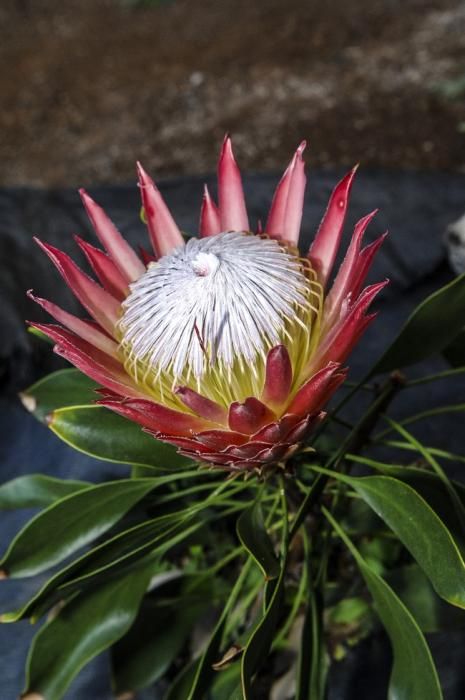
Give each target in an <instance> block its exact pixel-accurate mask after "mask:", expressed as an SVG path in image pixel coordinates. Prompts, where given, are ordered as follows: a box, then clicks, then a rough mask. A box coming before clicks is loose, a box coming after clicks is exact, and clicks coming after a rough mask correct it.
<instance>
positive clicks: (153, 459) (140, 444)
mask: <svg viewBox="0 0 465 700" xmlns="http://www.w3.org/2000/svg"><path fill="white" fill-rule="evenodd" d="M49 427H50V428H51V429H52V430H53V432H54V433H55V434H56V435H58V437H60V438H61V439H62V440H64V441H65V442H66V443H68V445H71V447H74V448H75V449H76V450H79V451H80V452H84V453H85V454H88V455H90V456H91V457H96V458H97V459H104V460H107V461H109V462H122V463H126V464H133V465H134V464H136V465H139V466H145V467H154V468H156V469H160V470H163V471H167V470H174V469H176V470H177V469H183V468H186V467H188V466H191V465H192V464H193V462H192V460H189V459H187V458H186V457H182V456H181V455H180V454H178V453H177V451H176V448H175V447H173V446H172V445H168V444H166V443H164V442H160V441H159V440H156V439H155V438H153V437H151V436H150V435H148V434H147V433H144V432H143V431H142V428H141V427H140V426H139V425H137V423H133V422H131V421H128V420H126V419H125V418H122V417H121V416H118V415H117V414H116V413H113V412H112V411H109V410H108V409H106V408H104V407H103V406H73V407H70V408H62V409H59V410H56V411H54V412H53V414H52V416H51V418H50V422H49Z"/></svg>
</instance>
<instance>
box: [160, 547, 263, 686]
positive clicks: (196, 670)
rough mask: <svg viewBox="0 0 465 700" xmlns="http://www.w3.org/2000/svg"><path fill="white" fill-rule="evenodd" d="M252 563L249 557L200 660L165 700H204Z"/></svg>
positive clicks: (184, 674)
mask: <svg viewBox="0 0 465 700" xmlns="http://www.w3.org/2000/svg"><path fill="white" fill-rule="evenodd" d="M252 561H253V560H252V558H251V557H249V558H248V559H247V561H246V562H245V564H244V566H243V567H242V570H241V572H240V574H239V576H238V577H237V580H236V582H235V584H234V586H233V588H232V590H231V593H230V595H229V598H228V600H227V601H226V603H225V605H224V606H223V610H222V612H221V615H220V617H219V619H218V621H217V623H216V625H215V627H214V629H213V632H212V634H211V637H210V639H209V641H208V643H207V645H206V647H205V649H204V650H203V652H202V654H201V656H200V658H199V659H198V660H196V662H195V664H193V665H192V666H191V667H190V668H189V669H186V672H185V673H183V674H181V675H180V677H179V679H176V682H175V684H174V686H173V688H172V689H170V692H169V693H168V695H167V700H168V699H169V700H178V698H179V700H181V698H182V700H184V699H185V698H187V700H204V698H205V692H206V690H207V689H208V687H209V685H210V679H211V677H212V675H213V673H214V671H213V669H212V664H214V663H215V662H216V661H218V657H219V656H220V648H221V640H222V637H223V631H224V627H225V624H226V620H227V618H228V615H229V613H230V611H231V610H232V608H233V607H234V605H235V604H236V602H237V599H238V596H239V594H240V592H241V589H242V586H243V584H244V581H245V580H246V578H247V575H248V573H249V570H250V567H251V564H252Z"/></svg>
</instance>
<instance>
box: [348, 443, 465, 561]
mask: <svg viewBox="0 0 465 700" xmlns="http://www.w3.org/2000/svg"><path fill="white" fill-rule="evenodd" d="M425 449H427V448H425ZM348 457H349V458H350V459H351V461H354V462H357V463H359V464H365V465H367V466H369V467H372V468H373V469H376V470H377V471H379V472H381V473H382V474H384V475H386V476H391V477H393V478H395V479H398V480H399V481H403V482H404V483H406V484H408V485H409V486H411V487H412V488H413V489H414V490H415V491H416V492H417V493H418V494H419V495H420V496H421V497H422V498H423V499H424V500H425V501H426V502H427V503H428V505H429V506H430V507H431V508H432V510H433V511H434V512H435V513H436V515H437V516H438V517H439V518H440V520H442V522H443V523H444V525H445V526H446V527H447V529H448V530H450V532H451V534H452V535H453V537H454V540H455V542H456V544H457V546H458V547H459V549H460V551H461V552H462V556H464V557H465V532H464V529H463V519H462V518H461V517H460V515H459V512H458V511H457V508H456V507H454V506H455V503H454V501H455V499H452V498H451V493H450V492H451V489H453V490H454V491H455V493H456V497H457V498H458V499H459V500H460V503H461V507H462V508H463V507H465V486H463V485H462V484H458V483H457V482H455V481H449V484H448V485H446V484H445V483H444V479H443V478H441V477H440V476H438V475H436V474H433V473H432V472H430V471H427V470H426V469H419V468H418V467H406V466H400V465H394V464H384V463H383V462H377V461H375V460H373V459H370V458H368V457H362V456H360V455H350V456H349V455H348ZM352 458H353V459H352Z"/></svg>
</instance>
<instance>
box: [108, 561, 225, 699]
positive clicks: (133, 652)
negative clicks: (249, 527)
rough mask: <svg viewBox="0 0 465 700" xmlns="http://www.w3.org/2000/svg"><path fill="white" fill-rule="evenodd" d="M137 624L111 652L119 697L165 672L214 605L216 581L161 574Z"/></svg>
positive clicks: (152, 586)
mask: <svg viewBox="0 0 465 700" xmlns="http://www.w3.org/2000/svg"><path fill="white" fill-rule="evenodd" d="M159 579H160V584H159V585H157V587H156V588H155V590H154V582H153V581H152V584H151V592H150V595H148V596H146V597H145V598H144V600H143V602H142V605H141V608H140V610H139V613H138V615H137V618H136V620H135V621H134V624H133V625H132V627H131V629H130V630H129V631H128V632H127V634H126V635H125V636H124V637H123V638H122V639H121V640H120V641H119V642H118V643H117V644H116V645H115V646H114V647H113V649H112V666H113V687H114V690H115V692H116V693H117V694H118V695H119V694H122V693H124V692H128V691H134V690H138V689H140V688H144V687H146V686H148V685H150V684H151V683H154V682H155V681H157V680H158V679H159V678H161V676H162V675H163V674H164V673H166V671H167V669H168V668H169V667H170V665H171V664H172V662H173V661H174V660H175V658H176V657H177V655H178V653H179V652H180V651H181V648H182V646H183V645H184V643H185V641H186V639H187V637H188V635H189V633H190V632H191V630H192V627H193V625H194V624H195V622H196V621H197V620H198V618H199V617H200V615H201V614H202V613H204V612H205V610H206V609H207V608H208V607H209V606H210V605H211V601H212V596H213V595H214V590H213V589H214V586H213V583H214V582H213V581H211V580H208V579H206V578H205V577H199V576H190V577H186V576H181V575H180V572H174V578H173V573H171V572H168V573H167V574H161V575H160V576H159Z"/></svg>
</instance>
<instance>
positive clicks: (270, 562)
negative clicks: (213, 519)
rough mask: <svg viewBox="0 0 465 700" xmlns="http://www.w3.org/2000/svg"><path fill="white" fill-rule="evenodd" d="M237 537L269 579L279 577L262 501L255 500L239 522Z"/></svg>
mask: <svg viewBox="0 0 465 700" xmlns="http://www.w3.org/2000/svg"><path fill="white" fill-rule="evenodd" d="M237 535H238V537H239V539H240V541H241V542H242V544H243V545H244V547H245V549H246V550H247V551H248V552H249V554H251V555H252V557H253V558H254V560H255V562H256V563H257V564H258V566H259V567H260V569H261V570H262V571H263V575H264V576H265V577H266V578H267V579H273V578H276V577H277V576H279V572H280V566H279V562H278V560H277V558H276V555H275V552H274V548H273V543H272V542H271V540H270V537H269V535H268V532H267V531H266V527H265V522H264V520H263V511H262V508H261V505H260V501H259V500H258V499H257V500H255V501H254V502H253V503H252V505H251V506H249V508H246V509H245V510H244V511H243V512H242V513H241V515H240V517H239V519H238V521H237Z"/></svg>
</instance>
